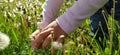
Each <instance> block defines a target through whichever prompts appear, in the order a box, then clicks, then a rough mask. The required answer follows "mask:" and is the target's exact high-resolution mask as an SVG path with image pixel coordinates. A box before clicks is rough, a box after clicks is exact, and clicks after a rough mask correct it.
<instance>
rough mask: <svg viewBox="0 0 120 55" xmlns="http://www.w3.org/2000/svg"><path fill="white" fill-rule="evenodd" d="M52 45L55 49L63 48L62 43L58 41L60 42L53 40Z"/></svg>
mask: <svg viewBox="0 0 120 55" xmlns="http://www.w3.org/2000/svg"><path fill="white" fill-rule="evenodd" d="M52 47H54V48H55V49H61V48H62V47H63V46H62V43H58V42H52Z"/></svg>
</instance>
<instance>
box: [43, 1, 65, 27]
mask: <svg viewBox="0 0 120 55" xmlns="http://www.w3.org/2000/svg"><path fill="white" fill-rule="evenodd" d="M62 3H63V0H46V3H45V6H44V7H43V24H42V28H43V27H45V26H46V25H48V24H49V23H51V22H52V21H53V20H55V18H56V16H57V13H58V12H59V10H60V8H61V5H62Z"/></svg>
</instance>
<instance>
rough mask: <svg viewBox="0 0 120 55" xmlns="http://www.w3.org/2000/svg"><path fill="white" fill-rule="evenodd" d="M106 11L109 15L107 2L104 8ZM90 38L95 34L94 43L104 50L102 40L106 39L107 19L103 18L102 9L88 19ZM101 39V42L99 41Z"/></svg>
mask: <svg viewBox="0 0 120 55" xmlns="http://www.w3.org/2000/svg"><path fill="white" fill-rule="evenodd" d="M104 7H105V8H107V9H106V11H107V12H108V13H109V14H110V9H111V1H109V2H108V3H107V4H106V5H105V6H104ZM90 22H91V28H92V34H93V35H92V36H94V35H95V34H96V37H95V39H96V41H97V42H98V43H99V44H100V46H101V47H102V48H103V49H104V48H105V44H103V43H104V41H103V40H104V39H105V38H107V37H108V28H107V19H105V18H104V17H103V14H102V9H100V10H98V11H97V12H96V13H95V14H94V15H93V16H91V17H90ZM100 39H101V40H100Z"/></svg>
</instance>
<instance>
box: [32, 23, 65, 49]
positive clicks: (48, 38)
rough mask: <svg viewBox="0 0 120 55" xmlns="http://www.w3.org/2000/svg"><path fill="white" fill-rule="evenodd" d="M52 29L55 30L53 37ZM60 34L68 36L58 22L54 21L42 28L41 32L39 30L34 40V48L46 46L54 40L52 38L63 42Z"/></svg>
mask: <svg viewBox="0 0 120 55" xmlns="http://www.w3.org/2000/svg"><path fill="white" fill-rule="evenodd" d="M51 31H53V32H54V33H53V34H54V37H52V35H51V34H50V33H51ZM60 35H64V36H67V34H66V33H65V32H64V31H63V30H62V29H61V28H60V26H59V25H58V24H57V22H56V21H53V22H52V23H50V24H49V25H48V26H47V27H45V28H44V29H42V31H41V32H39V31H37V33H36V35H35V39H34V40H33V41H32V48H33V50H36V49H38V48H39V47H42V48H46V47H47V46H48V45H49V44H50V43H51V42H52V38H54V40H56V41H58V42H61V40H60V38H59V37H60Z"/></svg>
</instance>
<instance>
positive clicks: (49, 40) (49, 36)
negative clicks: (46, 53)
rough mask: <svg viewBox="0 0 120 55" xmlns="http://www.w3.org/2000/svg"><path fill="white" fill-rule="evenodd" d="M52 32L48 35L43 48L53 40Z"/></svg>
mask: <svg viewBox="0 0 120 55" xmlns="http://www.w3.org/2000/svg"><path fill="white" fill-rule="evenodd" d="M52 39H53V37H52V34H50V35H48V37H47V38H46V39H45V41H44V43H43V44H42V48H46V47H47V46H48V45H49V44H50V43H51V42H52Z"/></svg>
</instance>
